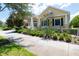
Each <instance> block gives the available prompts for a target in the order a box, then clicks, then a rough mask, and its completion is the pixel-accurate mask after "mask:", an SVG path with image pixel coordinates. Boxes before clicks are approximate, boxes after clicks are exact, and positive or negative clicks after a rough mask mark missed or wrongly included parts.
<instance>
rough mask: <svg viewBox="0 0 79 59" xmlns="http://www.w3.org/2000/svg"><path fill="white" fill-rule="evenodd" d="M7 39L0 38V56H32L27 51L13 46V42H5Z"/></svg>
mask: <svg viewBox="0 0 79 59" xmlns="http://www.w3.org/2000/svg"><path fill="white" fill-rule="evenodd" d="M6 40H7V39H5V38H4V37H2V36H0V56H34V54H33V53H31V52H29V51H28V50H27V49H25V48H23V47H21V46H20V45H17V44H15V43H14V42H9V41H7V42H5V41H6Z"/></svg>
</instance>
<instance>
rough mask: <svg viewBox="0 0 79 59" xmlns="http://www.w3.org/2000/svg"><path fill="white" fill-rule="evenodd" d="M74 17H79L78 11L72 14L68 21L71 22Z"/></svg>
mask: <svg viewBox="0 0 79 59" xmlns="http://www.w3.org/2000/svg"><path fill="white" fill-rule="evenodd" d="M76 15H79V11H77V12H76V13H74V14H72V15H70V20H72V19H73V17H75V16H76Z"/></svg>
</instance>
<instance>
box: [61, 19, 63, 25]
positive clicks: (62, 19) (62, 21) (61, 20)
mask: <svg viewBox="0 0 79 59" xmlns="http://www.w3.org/2000/svg"><path fill="white" fill-rule="evenodd" d="M61 26H63V18H61Z"/></svg>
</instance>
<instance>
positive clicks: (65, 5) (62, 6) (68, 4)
mask: <svg viewBox="0 0 79 59" xmlns="http://www.w3.org/2000/svg"><path fill="white" fill-rule="evenodd" d="M70 5H71V3H64V4H62V5H61V7H60V8H61V9H62V8H65V7H68V6H70Z"/></svg>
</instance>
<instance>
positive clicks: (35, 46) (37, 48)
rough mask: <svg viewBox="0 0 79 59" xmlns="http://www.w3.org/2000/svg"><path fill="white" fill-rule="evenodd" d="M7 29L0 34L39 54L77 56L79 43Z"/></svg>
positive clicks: (78, 54)
mask: <svg viewBox="0 0 79 59" xmlns="http://www.w3.org/2000/svg"><path fill="white" fill-rule="evenodd" d="M8 32H9V31H0V34H2V35H5V36H7V37H8V38H10V37H11V38H13V39H14V40H15V41H16V43H17V44H20V45H21V46H22V47H24V48H27V49H28V50H30V51H32V52H33V53H35V54H36V55H39V56H69V55H70V56H72V55H73V56H79V45H75V44H70V43H65V42H60V41H53V40H43V39H42V38H39V37H35V36H29V35H24V34H19V33H11V32H10V33H8Z"/></svg>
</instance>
